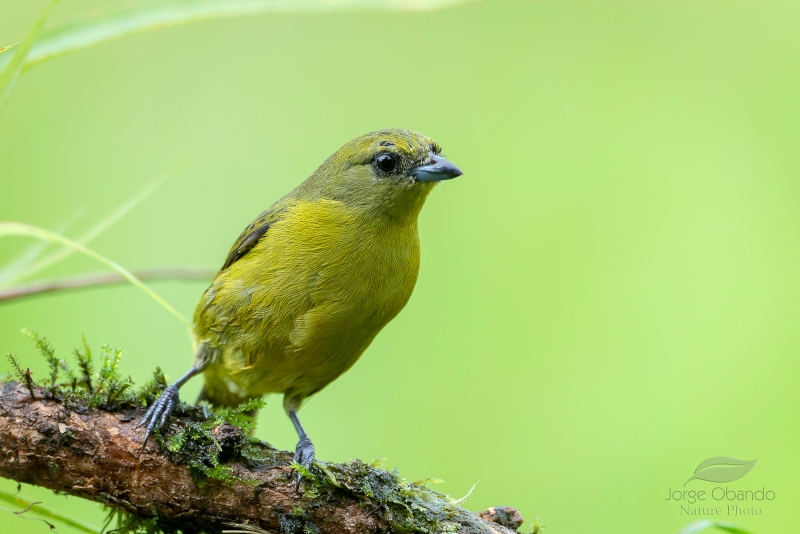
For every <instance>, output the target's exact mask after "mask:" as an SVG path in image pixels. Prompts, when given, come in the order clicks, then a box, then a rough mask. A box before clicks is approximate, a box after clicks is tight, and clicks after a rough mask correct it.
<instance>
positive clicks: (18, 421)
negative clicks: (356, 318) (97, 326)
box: [0, 382, 511, 534]
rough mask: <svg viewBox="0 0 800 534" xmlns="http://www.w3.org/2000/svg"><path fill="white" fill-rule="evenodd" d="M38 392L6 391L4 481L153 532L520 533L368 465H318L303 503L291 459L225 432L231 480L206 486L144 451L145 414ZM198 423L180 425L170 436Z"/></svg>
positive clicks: (0, 468)
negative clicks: (81, 503) (102, 509)
mask: <svg viewBox="0 0 800 534" xmlns="http://www.w3.org/2000/svg"><path fill="white" fill-rule="evenodd" d="M36 390H37V391H36V398H35V399H32V398H31V394H30V392H29V391H28V389H27V388H26V387H25V385H23V384H19V383H15V382H9V383H5V384H3V385H2V386H0V476H3V477H6V478H10V479H13V480H17V481H19V482H23V483H28V484H35V485H38V486H44V487H46V488H50V489H53V490H55V491H59V492H64V493H67V494H70V495H75V496H78V497H83V498H86V499H90V500H93V501H97V502H101V503H104V504H106V505H108V506H110V507H112V508H115V509H117V510H120V511H123V512H125V513H126V514H130V515H132V516H135V517H136V518H138V519H139V520H141V521H149V522H150V523H149V524H151V527H152V528H153V529H154V530H155V531H159V530H163V531H164V532H174V531H178V530H180V531H181V532H183V533H190V532H222V531H224V530H247V531H251V532H286V533H288V532H304V533H337V534H339V533H341V534H345V533H357V532H359V533H360V532H403V531H406V532H409V531H421V532H431V533H433V532H461V533H464V534H466V533H503V534H508V533H509V532H511V530H510V529H507V528H505V527H503V526H500V525H499V524H497V523H492V522H490V521H487V520H485V519H482V518H481V517H479V516H478V515H476V514H474V513H472V512H469V511H466V510H464V509H462V508H459V507H458V506H457V505H455V504H453V502H452V501H451V500H450V499H448V498H447V497H446V496H444V495H442V494H439V493H437V492H435V491H433V490H430V489H428V488H425V487H420V486H417V485H414V484H411V483H408V482H406V481H404V480H403V479H402V478H400V477H399V476H398V475H397V474H392V473H388V472H386V471H382V470H378V469H375V468H372V467H370V466H368V465H366V464H364V463H362V462H360V461H352V462H349V463H347V464H327V465H325V466H319V467H318V466H312V468H311V469H310V470H309V472H308V473H305V482H304V489H303V490H302V492H301V493H302V494H297V493H296V492H295V487H294V482H293V474H294V472H293V468H292V455H291V454H290V453H287V452H282V451H278V450H276V449H274V448H272V447H270V446H269V445H268V444H266V443H263V442H252V441H250V442H247V447H246V448H247V449H248V450H247V451H246V452H245V450H244V449H245V447H243V446H242V445H243V443H245V441H246V440H245V438H244V434H243V433H242V431H241V430H240V429H239V428H238V427H234V426H232V425H226V424H221V425H219V426H217V427H216V428H214V429H213V430H212V431H211V432H212V433H214V434H216V435H217V436H218V437H219V438H220V439H219V440H218V443H219V444H220V447H221V450H220V455H219V457H218V458H219V461H220V467H224V469H225V470H226V472H227V474H228V475H229V476H226V477H224V478H221V479H217V478H213V477H206V478H204V479H203V480H202V481H199V480H198V477H197V472H196V471H194V470H193V469H192V466H191V465H190V464H189V463H185V462H184V461H182V459H181V458H176V457H173V458H170V456H169V455H170V452H169V451H163V450H162V448H161V447H160V446H159V444H158V443H156V442H153V443H150V444H148V445H147V447H145V448H144V449H142V446H141V440H142V430H141V429H138V430H135V429H134V427H135V425H136V422H137V421H138V420H139V419H140V418H141V417H142V415H143V414H144V409H143V407H138V406H134V407H127V408H126V407H118V408H117V409H115V410H113V411H108V410H103V409H99V408H90V407H84V408H83V409H79V408H78V407H76V406H73V407H72V409H70V408H68V407H67V406H66V405H65V404H64V403H63V402H61V401H59V400H57V399H51V400H48V395H49V393H50V392H49V391H48V390H46V389H44V388H40V387H38V386H37V387H36ZM192 422H193V421H192V418H191V417H190V416H188V415H182V416H178V417H176V418H175V421H174V422H173V424H172V430H173V431H174V430H175V429H181V428H186V427H190V426H191V425H192ZM187 438H188V439H192V436H187ZM172 443H173V444H174V443H175V442H174V441H173V442H172ZM194 452H197V451H194ZM190 453H191V451H190ZM199 461H202V460H199ZM322 467H324V470H323V469H322Z"/></svg>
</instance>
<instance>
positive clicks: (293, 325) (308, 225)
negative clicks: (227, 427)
mask: <svg viewBox="0 0 800 534" xmlns="http://www.w3.org/2000/svg"><path fill="white" fill-rule="evenodd" d="M418 271H419V238H418V235H417V225H416V220H413V221H410V222H409V221H396V220H394V221H393V220H389V219H382V218H373V217H371V216H370V215H369V214H364V213H360V212H359V211H358V210H354V209H351V208H347V207H345V206H344V205H343V204H341V203H339V202H335V201H329V200H317V201H314V202H297V203H295V204H292V205H291V206H289V207H288V208H287V209H286V213H285V215H284V216H283V217H282V218H281V220H280V221H278V222H276V223H275V224H273V225H272V226H271V227H270V229H269V231H268V232H267V233H266V234H265V235H264V237H262V238H261V240H260V241H259V242H258V244H257V245H256V246H255V247H254V248H253V249H252V250H251V251H249V252H248V253H247V254H246V255H245V256H244V257H243V258H241V259H240V260H238V261H237V262H235V263H234V264H233V265H231V266H230V267H229V268H228V269H227V270H225V271H223V272H221V273H220V274H219V275H218V276H217V278H216V279H215V280H214V282H213V283H212V285H211V287H209V289H208V290H207V291H206V294H205V295H204V297H203V299H201V301H200V303H199V305H198V307H197V310H196V311H195V326H196V331H197V341H198V343H201V344H203V343H205V344H206V345H207V347H208V348H209V351H210V352H209V354H210V355H211V358H212V363H211V364H210V366H209V367H208V368H207V370H206V372H205V376H206V390H207V393H208V395H209V397H210V399H211V400H212V401H214V402H217V403H219V404H236V403H238V402H239V401H240V400H241V399H242V398H244V397H249V396H258V395H263V394H265V393H275V392H282V393H286V396H287V399H289V398H291V399H294V402H295V403H296V404H298V405H299V403H300V402H302V399H303V398H306V397H308V396H310V395H313V394H314V393H316V392H317V391H319V390H320V389H322V388H323V387H325V386H326V385H327V384H329V383H330V382H331V381H333V380H334V379H335V378H336V377H338V376H339V375H340V374H342V373H343V372H345V371H346V370H347V369H348V368H349V367H350V366H351V365H353V363H355V361H356V360H357V359H358V357H359V356H360V355H361V353H362V352H364V350H365V349H366V348H367V347H368V346H369V344H370V342H371V341H372V340H373V338H374V337H375V336H376V335H377V334H378V332H379V331H380V330H381V328H383V327H384V326H385V325H386V324H387V323H388V322H389V321H390V320H391V319H392V318H393V317H394V316H395V315H397V313H398V312H400V310H401V309H402V308H403V306H405V304H406V302H407V301H408V299H409V297H410V296H411V292H412V290H413V289H414V284H415V283H416V279H417V273H418Z"/></svg>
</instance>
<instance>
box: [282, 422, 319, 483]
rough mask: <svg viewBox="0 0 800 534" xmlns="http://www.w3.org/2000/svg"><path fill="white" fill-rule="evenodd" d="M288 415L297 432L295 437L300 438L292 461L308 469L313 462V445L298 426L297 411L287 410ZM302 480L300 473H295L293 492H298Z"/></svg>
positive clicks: (299, 425)
mask: <svg viewBox="0 0 800 534" xmlns="http://www.w3.org/2000/svg"><path fill="white" fill-rule="evenodd" d="M288 414H289V419H291V420H292V424H293V425H294V429H295V430H296V431H297V437H299V438H300V441H298V442H297V447H296V448H295V451H294V461H295V462H297V463H298V464H300V465H302V466H303V467H305V468H306V469H308V468H309V467H311V462H313V461H314V444H313V443H311V439H309V437H308V434H306V431H305V430H303V425H301V424H300V419H299V418H298V417H297V411H295V410H289V412H288ZM302 479H303V477H302V476H301V475H300V473H297V475H296V483H295V491H299V489H300V481H301V480H302Z"/></svg>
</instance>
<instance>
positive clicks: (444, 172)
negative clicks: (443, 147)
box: [411, 154, 464, 182]
mask: <svg viewBox="0 0 800 534" xmlns="http://www.w3.org/2000/svg"><path fill="white" fill-rule="evenodd" d="M462 174H464V173H463V172H461V169H459V168H458V167H456V166H455V165H453V164H452V163H450V162H449V161H447V160H446V159H444V158H443V157H442V156H436V155H433V154H431V162H430V163H429V164H427V165H420V166H419V167H414V168H413V169H411V176H413V177H414V179H415V180H416V181H418V182H438V181H439V180H449V179H451V178H455V177H456V176H461V175H462Z"/></svg>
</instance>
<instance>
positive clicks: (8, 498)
mask: <svg viewBox="0 0 800 534" xmlns="http://www.w3.org/2000/svg"><path fill="white" fill-rule="evenodd" d="M0 501H5V502H7V503H9V504H13V505H14V506H20V507H22V509H23V510H28V511H30V513H32V514H36V515H39V516H42V517H46V518H48V519H53V520H54V521H58V522H60V523H63V524H65V525H67V526H69V527H72V528H74V529H76V530H80V531H81V532H86V533H87V534H99V532H100V529H99V528H97V527H96V526H94V525H90V524H89V523H84V522H83V521H81V520H79V519H74V518H72V517H69V516H66V515H62V514H61V512H57V511H55V510H51V509H50V508H48V507H46V506H42V505H41V504H39V503H35V502H33V501H29V500H28V499H25V498H23V497H19V496H17V495H12V494H10V493H6V492H5V491H0ZM34 505H36V508H35V509H34V508H33V506H34ZM0 510H6V511H8V512H12V510H9V509H8V508H2V507H0ZM12 513H14V514H16V515H20V516H21V515H22V512H12ZM24 519H32V518H27V517H25V518H24ZM45 523H47V521H45ZM47 524H48V525H49V524H50V523H47Z"/></svg>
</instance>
